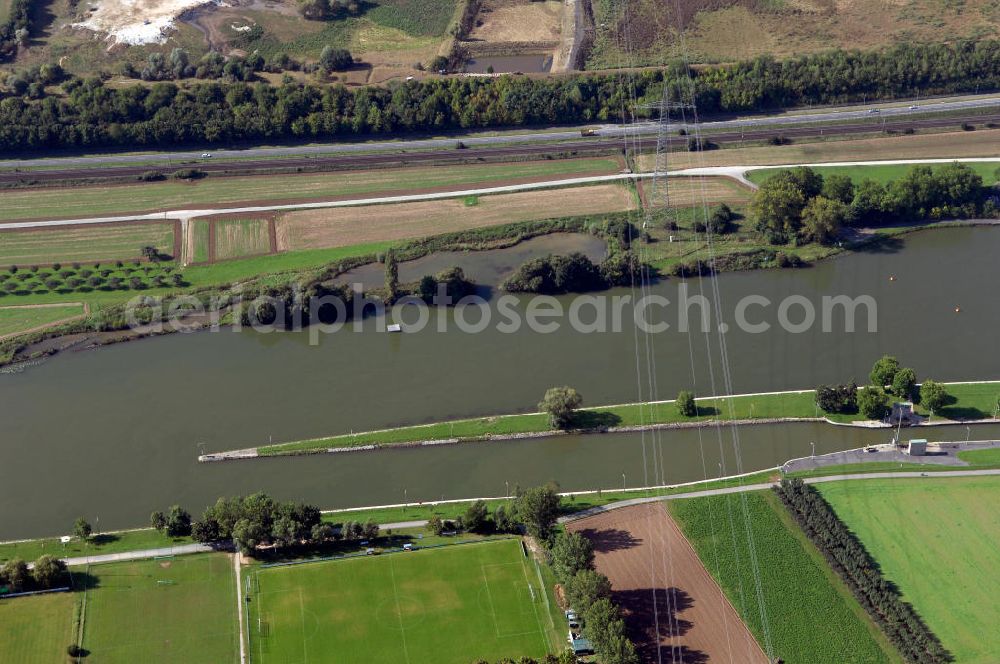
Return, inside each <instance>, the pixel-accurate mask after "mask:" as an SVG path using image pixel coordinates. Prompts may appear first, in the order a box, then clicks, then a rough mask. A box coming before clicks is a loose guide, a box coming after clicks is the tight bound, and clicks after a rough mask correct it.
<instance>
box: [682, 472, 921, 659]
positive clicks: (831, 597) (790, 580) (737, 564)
mask: <svg viewBox="0 0 1000 664" xmlns="http://www.w3.org/2000/svg"><path fill="white" fill-rule="evenodd" d="M668 505H669V508H670V511H671V513H672V514H673V516H674V518H675V519H676V520H677V523H678V525H680V527H681V529H682V530H683V531H684V534H685V535H686V536H687V538H688V540H690V542H691V544H692V546H694V548H695V551H697V552H698V555H699V557H700V558H701V560H702V562H703V563H704V564H705V567H707V568H708V570H709V572H710V573H711V574H712V576H713V577H715V579H716V581H718V583H719V585H720V586H722V589H723V590H724V591H725V593H726V595H727V596H728V597H729V599H730V601H731V602H732V603H733V606H735V607H736V610H737V611H738V612H739V613H740V614H741V615H742V616H743V620H744V621H745V622H746V624H747V626H748V627H749V628H750V631H751V632H752V633H753V634H754V636H755V637H756V638H757V640H758V642H759V643H761V644H764V643H765V642H766V640H765V638H764V632H765V627H764V625H765V623H764V620H763V619H762V617H761V616H762V613H761V610H760V602H758V600H757V594H756V592H755V575H754V571H753V567H752V566H751V564H750V553H751V551H750V544H749V542H750V540H749V539H748V536H747V530H749V531H750V532H751V533H752V536H753V542H754V544H755V546H754V549H755V551H756V556H757V560H758V569H759V572H760V583H761V587H762V597H763V605H764V607H765V610H766V616H767V625H768V627H769V631H770V635H771V640H772V643H773V645H774V654H775V655H776V656H777V657H780V658H782V660H783V661H785V662H789V664H792V663H796V664H797V663H808V664H876V663H879V662H885V663H890V662H892V663H895V662H901V660H900V659H899V657H898V655H896V654H895V653H894V652H892V651H891V650H890V649H889V647H888V645H887V644H885V643H884V637H882V635H881V634H880V633H879V631H878V629H877V628H876V627H875V625H874V624H872V623H871V622H870V621H869V620H868V618H867V616H866V615H865V614H864V610H863V609H862V608H861V606H860V605H859V604H858V603H857V601H856V600H855V599H854V598H853V596H852V595H851V593H850V591H849V590H848V589H847V588H846V587H845V586H844V585H843V584H842V583H841V582H840V580H839V579H838V578H837V577H836V576H835V575H834V573H833V572H832V571H831V570H830V569H829V568H828V567H827V565H826V563H825V561H824V560H823V557H822V556H821V554H820V553H819V552H818V551H817V550H816V549H815V548H814V547H813V546H812V544H810V543H809V542H808V540H806V539H805V536H804V535H802V533H801V531H800V530H799V529H798V528H797V526H796V525H795V524H794V523H793V522H792V521H791V519H790V518H789V517H788V515H787V513H786V512H785V510H784V508H783V507H782V506H781V504H780V503H779V502H778V501H777V498H776V497H775V496H774V495H773V494H772V493H771V492H770V491H766V492H757V493H750V494H746V505H747V512H748V515H749V518H748V520H747V521H744V517H743V511H742V506H741V499H740V498H739V497H737V496H711V497H707V498H694V499H687V500H674V501H671V502H669V503H668Z"/></svg>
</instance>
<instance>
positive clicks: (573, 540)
mask: <svg viewBox="0 0 1000 664" xmlns="http://www.w3.org/2000/svg"><path fill="white" fill-rule="evenodd" d="M548 553H549V557H550V561H551V565H552V571H553V572H554V573H555V575H556V579H557V580H558V581H559V582H560V583H561V584H562V586H563V589H564V590H565V593H566V599H567V600H568V601H569V604H570V606H572V607H575V608H576V609H577V610H578V611H579V613H580V615H581V616H582V617H583V632H584V634H585V635H586V636H587V638H588V639H589V640H590V643H591V645H592V646H593V647H594V652H596V653H597V656H598V657H599V658H600V661H602V662H604V664H638V662H639V656H638V654H637V653H636V650H635V645H634V644H633V643H632V641H631V640H630V639H629V637H628V634H627V633H626V629H625V621H624V620H623V619H622V616H621V611H620V610H619V608H618V606H616V605H615V603H614V602H613V601H612V599H611V582H610V581H609V580H608V578H607V577H606V576H604V575H603V574H601V573H600V572H597V571H596V570H595V569H594V549H593V547H592V546H591V544H590V540H588V539H587V538H586V537H584V536H583V535H581V534H580V533H571V532H561V533H559V534H558V535H557V536H556V537H555V539H554V541H553V542H552V546H551V547H549V549H548Z"/></svg>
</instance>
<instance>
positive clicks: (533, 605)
mask: <svg viewBox="0 0 1000 664" xmlns="http://www.w3.org/2000/svg"><path fill="white" fill-rule="evenodd" d="M518 562H519V563H521V573H522V574H524V582H525V583H527V584H528V590H529V591H530V592H531V610H532V611H534V613H535V625H536V626H537V627H538V635H539V636H540V637H541V638H542V648H546V649H547V648H548V645H549V644H548V643H547V642H548V638H547V637H546V636H545V625H543V624H542V619H541V618H540V617H539V616H538V606H537V604H538V603H537V602H536V601H535V591H534V590H533V589H532V587H531V579H529V578H528V570H527V569H526V567H525V566H526V565H527V563H526V562H525V561H524V560H519V561H518ZM540 591H541V592H543V593H544V592H545V587H544V586H543V587H542V588H541V589H540Z"/></svg>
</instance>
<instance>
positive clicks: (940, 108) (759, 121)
mask: <svg viewBox="0 0 1000 664" xmlns="http://www.w3.org/2000/svg"><path fill="white" fill-rule="evenodd" d="M997 108H1000V98H996V97H989V98H978V99H965V100H959V101H941V102H930V103H922V104H920V105H919V108H917V109H914V110H911V109H910V108H909V107H907V106H894V107H886V108H885V109H882V110H881V112H880V113H878V114H872V113H869V111H868V110H853V109H852V110H841V111H836V110H827V111H821V112H815V113H802V114H795V115H774V116H755V117H748V118H737V119H734V120H718V121H714V122H703V123H701V125H700V127H701V129H702V130H704V131H711V130H716V129H722V130H724V129H740V128H751V127H781V126H785V125H796V124H805V123H817V122H841V121H850V120H861V119H873V118H875V119H880V118H900V117H905V116H907V115H915V114H925V113H942V112H952V111H963V110H977V109H986V110H989V109H997ZM688 127H689V125H688V123H670V124H669V125H668V129H669V130H670V131H672V132H676V131H678V130H680V129H685V128H688ZM658 131H659V126H658V124H656V123H652V122H645V123H638V124H635V125H627V126H625V125H602V126H600V127H599V128H598V129H597V131H596V135H597V136H601V137H605V138H615V137H623V136H655V135H656V134H657V132H658ZM574 138H575V139H579V138H580V130H579V129H554V130H552V131H539V132H534V133H519V132H505V133H500V134H497V135H494V136H475V137H464V136H456V137H454V138H427V139H415V140H395V141H372V142H365V143H331V144H325V145H306V146H295V147H268V148H246V149H234V150H228V149H223V150H217V149H214V148H212V147H211V146H205V150H208V151H210V152H211V154H212V155H213V158H216V159H219V158H224V159H254V158H271V157H293V156H306V155H312V156H319V155H331V154H351V153H359V152H373V151H379V150H383V151H384V150H419V149H437V148H453V147H455V145H456V144H457V143H458V142H459V141H461V142H462V143H463V144H465V145H466V146H489V145H492V146H496V145H511V144H515V143H539V142H552V141H562V140H569V139H574ZM205 150H189V151H178V152H155V153H152V152H151V153H147V154H127V155H122V154H119V155H115V154H112V155H101V156H93V157H47V158H35V159H7V160H3V161H0V168H29V167H47V166H70V165H72V166H86V165H94V166H99V165H104V166H107V165H112V164H123V165H127V164H137V163H138V164H141V163H145V162H149V161H151V160H157V159H170V160H179V161H190V160H199V159H201V155H202V154H203V152H204V151H205Z"/></svg>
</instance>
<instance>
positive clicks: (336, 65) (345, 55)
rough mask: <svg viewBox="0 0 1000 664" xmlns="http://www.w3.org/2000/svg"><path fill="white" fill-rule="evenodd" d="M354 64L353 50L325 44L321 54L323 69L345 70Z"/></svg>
mask: <svg viewBox="0 0 1000 664" xmlns="http://www.w3.org/2000/svg"><path fill="white" fill-rule="evenodd" d="M353 64H354V57H353V56H352V55H351V52H350V51H348V50H347V49H343V48H333V47H332V46H329V45H327V46H324V47H323V50H322V51H320V54H319V66H320V68H322V69H323V71H325V72H327V73H329V72H332V71H343V70H345V69H347V68H348V67H350V66H351V65H353Z"/></svg>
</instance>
